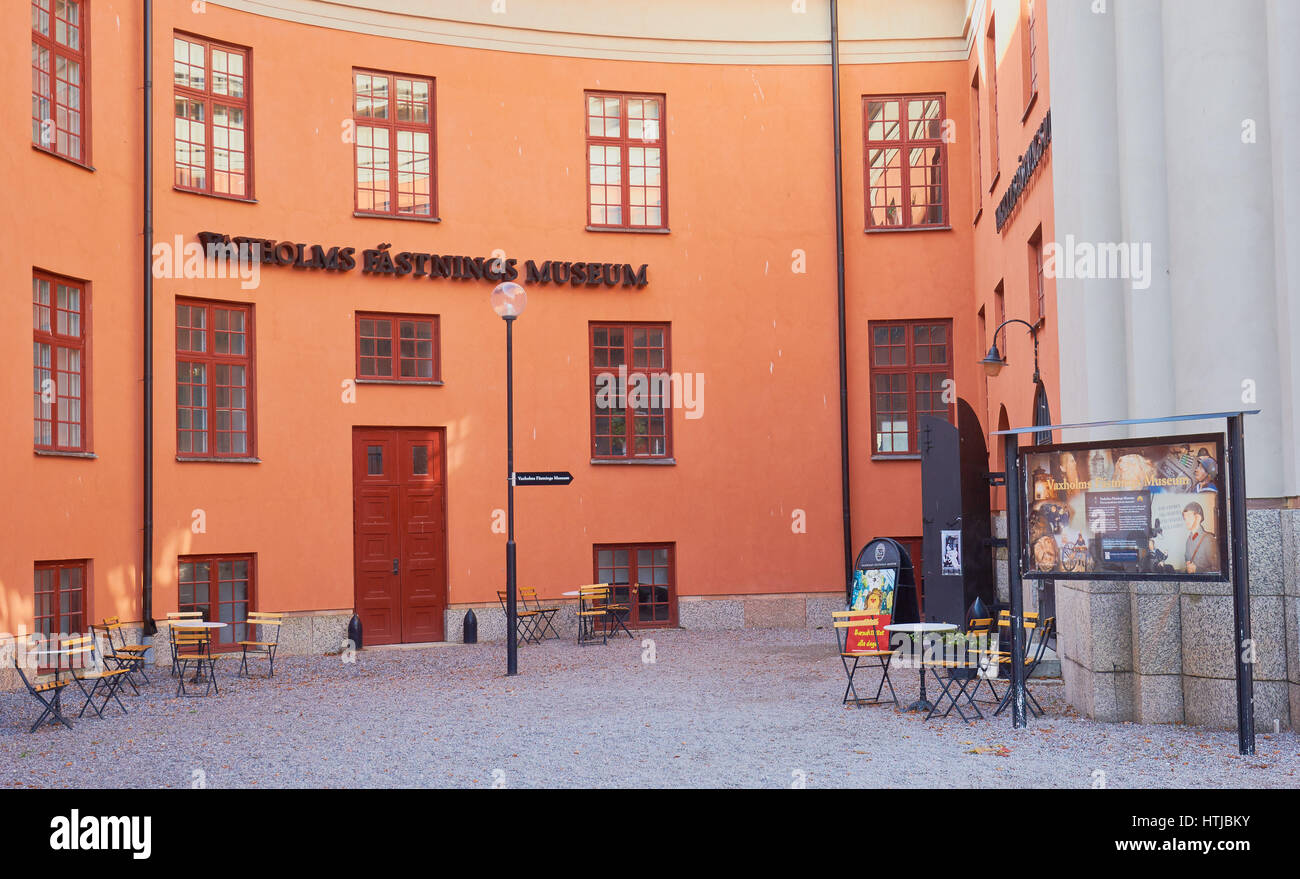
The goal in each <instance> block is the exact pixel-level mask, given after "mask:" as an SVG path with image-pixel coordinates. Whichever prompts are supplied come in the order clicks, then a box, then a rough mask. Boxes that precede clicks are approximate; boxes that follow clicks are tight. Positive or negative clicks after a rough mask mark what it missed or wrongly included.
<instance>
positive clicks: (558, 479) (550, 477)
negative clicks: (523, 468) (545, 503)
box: [515, 470, 573, 485]
mask: <svg viewBox="0 0 1300 879" xmlns="http://www.w3.org/2000/svg"><path fill="white" fill-rule="evenodd" d="M572 481H573V474H572V473H568V472H565V471H563V470H539V471H534V472H528V473H516V474H515V485H568V484H569V483H570V482H572Z"/></svg>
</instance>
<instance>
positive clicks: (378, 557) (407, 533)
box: [352, 427, 447, 645]
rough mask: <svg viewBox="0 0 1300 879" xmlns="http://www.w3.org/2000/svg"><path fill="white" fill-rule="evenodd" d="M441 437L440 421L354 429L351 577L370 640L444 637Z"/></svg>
mask: <svg viewBox="0 0 1300 879" xmlns="http://www.w3.org/2000/svg"><path fill="white" fill-rule="evenodd" d="M445 439H446V436H445V434H444V432H443V431H442V429H440V428H432V429H428V428H390V427H384V428H374V427H358V428H354V430H353V433H352V484H353V507H352V510H353V512H352V515H353V531H354V535H355V536H354V550H353V553H354V559H355V564H356V571H355V574H354V579H353V583H354V589H355V592H356V612H357V614H358V615H359V616H360V617H361V625H362V640H363V642H364V643H365V644H367V645H370V644H398V643H411V642H420V641H442V640H443V620H444V616H445V614H444V611H446V609H447V503H446V473H447V469H446V454H445Z"/></svg>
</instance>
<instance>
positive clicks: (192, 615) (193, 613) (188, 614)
mask: <svg viewBox="0 0 1300 879" xmlns="http://www.w3.org/2000/svg"><path fill="white" fill-rule="evenodd" d="M202 619H203V614H202V613H201V612H200V611H197V610H186V611H175V610H174V611H171V612H170V613H168V614H167V625H168V628H170V627H172V626H175V625H176V624H177V623H178V622H179V623H183V622H184V621H185V620H202ZM178 668H179V665H178V664H177V661H176V641H175V640H173V641H172V677H176V671H177V669H178Z"/></svg>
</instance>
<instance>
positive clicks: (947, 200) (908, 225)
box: [862, 92, 952, 232]
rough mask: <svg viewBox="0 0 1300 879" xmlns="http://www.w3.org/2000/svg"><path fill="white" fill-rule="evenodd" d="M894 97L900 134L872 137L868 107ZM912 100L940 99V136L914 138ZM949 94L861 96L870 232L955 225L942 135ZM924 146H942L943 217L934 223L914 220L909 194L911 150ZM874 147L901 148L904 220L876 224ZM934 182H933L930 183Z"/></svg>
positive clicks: (863, 153) (865, 207)
mask: <svg viewBox="0 0 1300 879" xmlns="http://www.w3.org/2000/svg"><path fill="white" fill-rule="evenodd" d="M886 101H894V102H897V103H898V112H899V119H898V122H899V136H898V138H897V139H888V138H886V139H877V140H873V139H872V138H871V118H870V116H869V111H870V107H871V104H872V103H875V102H886ZM910 101H938V102H939V116H938V122H939V135H938V136H937V137H920V138H913V137H912V136H911V132H910V130H909V126H908V119H907V115H906V114H907V106H908V102H910ZM947 114H948V96H947V94H945V93H943V92H931V93H917V94H892V95H863V96H862V142H863V149H862V160H863V164H862V181H863V207H864V211H865V219H866V227H867V231H868V232H900V231H906V230H916V229H948V228H951V225H952V214H951V211H952V196H951V194H950V193H949V191H948V179H949V175H948V144H947V141H946V140H945V139H944V137H943V124H944V121H945V120H946V119H947V118H948V115H947ZM918 147H921V148H926V149H930V148H934V147H937V148H938V149H939V188H940V192H941V193H942V195H941V198H942V201H941V202H940V205H939V208H940V213H941V216H940V219H939V220H938V222H933V223H916V222H913V221H912V212H911V207H912V206H911V204H910V199H909V198H908V196H909V195H910V193H911V190H912V182H911V174H910V171H911V168H912V166H911V158H910V155H909V153H910V150H912V149H916V148H918ZM872 150H898V152H899V162H900V164H899V173H900V174H901V181H900V185H901V187H902V188H901V189H900V190H899V192H900V196H899V205H898V206H899V209H900V212H901V215H902V219H903V222H901V223H896V224H890V225H876V224H874V223H873V222H872V218H871V209H872V204H871V193H872V188H873V183H872V179H871V152H872ZM931 185H933V184H931Z"/></svg>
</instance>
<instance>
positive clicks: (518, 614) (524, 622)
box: [497, 589, 542, 644]
mask: <svg viewBox="0 0 1300 879" xmlns="http://www.w3.org/2000/svg"><path fill="white" fill-rule="evenodd" d="M519 595H520V596H522V595H523V591H522V590H520V593H519ZM497 601H499V602H501V610H502V612H503V613H505V615H506V618H507V619H509V618H510V604H509V602H510V596H509V595H507V594H506V591H505V590H504V589H498V590H497ZM541 616H542V615H541V614H540V613H538V612H537V611H535V610H529V608H528V605H527V604H525V603H524V602H523V601H520V600H518V596H517V597H516V601H515V619H517V620H518V621H519V635H520V637H522V638H523V639H524V643H525V644H537V643H539V642H540V641H541V640H542V639H541V638H539V637H538V635H537V627H538V625H539V623H540V620H541Z"/></svg>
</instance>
